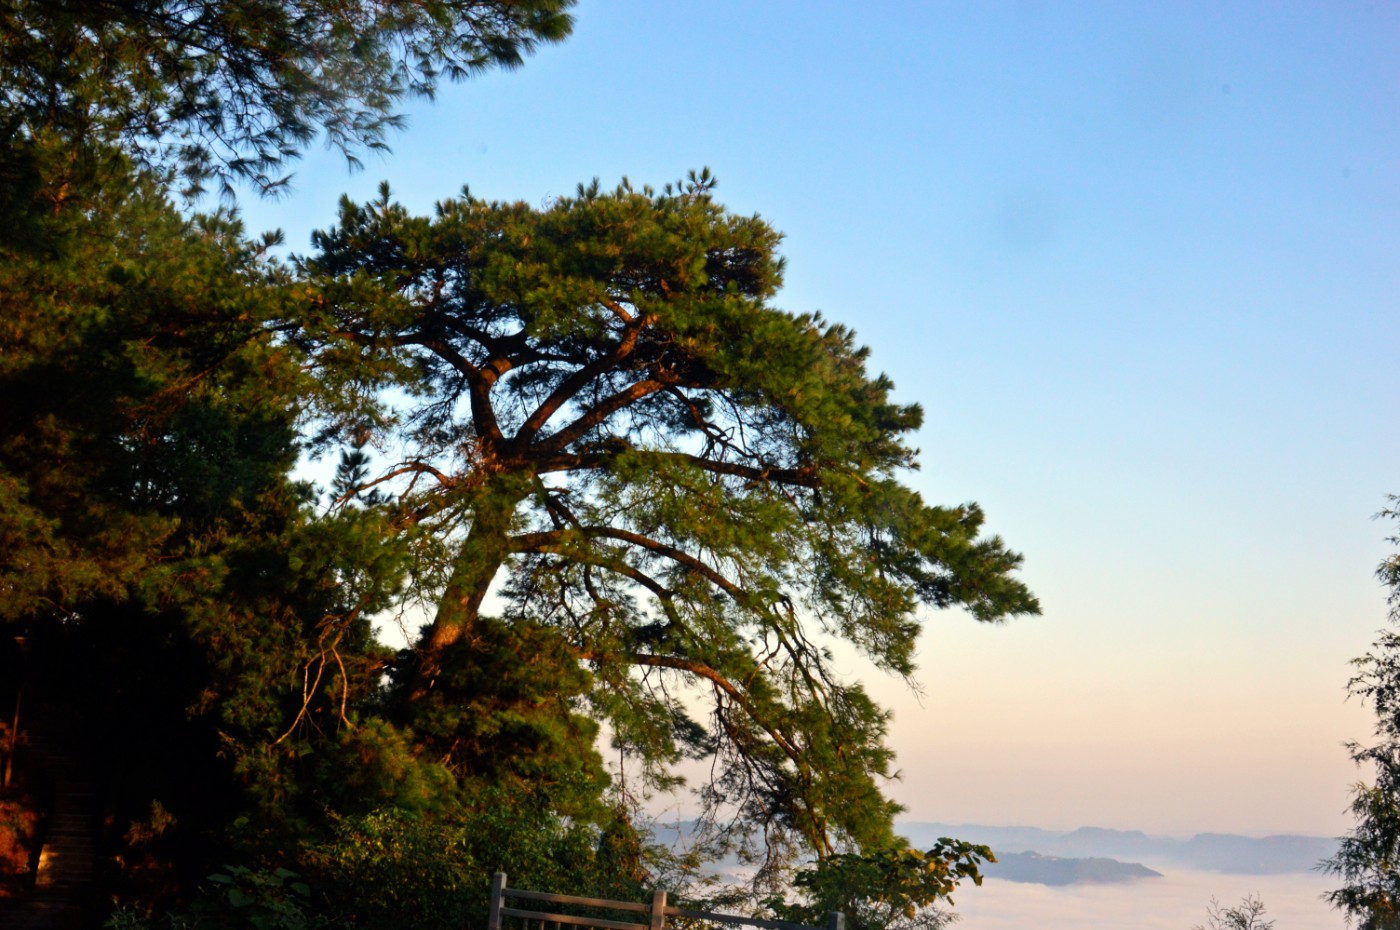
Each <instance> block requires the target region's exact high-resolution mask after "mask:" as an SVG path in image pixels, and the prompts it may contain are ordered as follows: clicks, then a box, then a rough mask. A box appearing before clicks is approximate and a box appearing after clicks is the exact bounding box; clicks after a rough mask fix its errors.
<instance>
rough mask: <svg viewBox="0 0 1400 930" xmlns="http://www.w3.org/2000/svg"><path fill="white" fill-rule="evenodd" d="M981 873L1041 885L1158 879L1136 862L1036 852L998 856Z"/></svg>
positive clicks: (1154, 874)
mask: <svg viewBox="0 0 1400 930" xmlns="http://www.w3.org/2000/svg"><path fill="white" fill-rule="evenodd" d="M983 871H984V872H985V873H986V874H987V875H989V876H991V877H993V878H1004V879H1006V880H1007V881H1012V882H1035V883H1037V884H1041V885H1073V884H1076V883H1079V882H1129V881H1134V880H1135V879H1139V878H1161V877H1162V873H1161V872H1156V871H1153V870H1152V869H1149V868H1147V867H1146V866H1144V865H1139V864H1137V863H1136V862H1119V861H1118V860H1117V859H1061V858H1059V857H1057V856H1042V855H1040V854H1039V853H1033V852H1026V853H998V854H997V861H996V862H995V863H994V864H989V865H987V866H986V867H985V868H984V869H983Z"/></svg>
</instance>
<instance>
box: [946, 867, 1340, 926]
mask: <svg viewBox="0 0 1400 930" xmlns="http://www.w3.org/2000/svg"><path fill="white" fill-rule="evenodd" d="M1154 868H1156V869H1157V870H1158V871H1160V872H1162V873H1163V875H1162V877H1161V878H1145V879H1140V880H1137V881H1132V882H1124V883H1121V884H1077V885H1065V886H1060V887H1050V886H1048V885H1035V884H1021V883H1017V882H1011V881H1005V880H998V879H995V878H988V879H986V880H985V881H983V883H982V887H980V888H978V887H975V886H971V885H964V886H963V887H961V888H960V889H959V890H958V892H957V893H956V894H955V895H954V896H953V900H954V901H955V902H956V906H955V907H954V908H953V909H952V910H953V911H954V913H957V914H959V915H961V918H962V919H961V920H959V921H958V922H957V923H955V924H954V925H953V926H954V927H955V928H957V930H1191V928H1192V927H1195V926H1197V925H1204V924H1205V922H1206V906H1207V905H1208V904H1210V901H1211V898H1212V897H1213V898H1215V899H1216V900H1217V901H1219V902H1220V904H1221V905H1222V906H1232V905H1235V904H1238V903H1239V902H1240V900H1241V899H1242V898H1244V897H1245V896H1246V895H1254V896H1256V897H1258V898H1261V899H1262V900H1263V902H1264V906H1265V908H1266V911H1265V914H1264V917H1265V919H1267V920H1274V921H1276V927H1277V930H1332V928H1335V930H1343V928H1344V927H1345V926H1346V921H1345V920H1344V919H1343V917H1342V915H1341V913H1340V912H1339V911H1334V910H1332V909H1331V908H1330V907H1329V906H1328V905H1327V903H1326V902H1324V901H1322V900H1321V899H1320V897H1319V896H1320V895H1321V894H1322V893H1323V892H1326V891H1328V890H1330V889H1332V888H1334V887H1336V880H1335V879H1329V878H1327V877H1326V876H1323V875H1318V874H1316V873H1308V872H1293V873H1287V874H1282V875H1223V874H1220V873H1218V872H1195V871H1186V870H1182V869H1172V868H1170V867H1164V866H1162V865H1154Z"/></svg>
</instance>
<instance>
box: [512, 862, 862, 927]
mask: <svg viewBox="0 0 1400 930" xmlns="http://www.w3.org/2000/svg"><path fill="white" fill-rule="evenodd" d="M507 898H518V899H521V900H525V901H540V902H543V903H545V904H563V905H573V906H576V907H588V908H595V909H598V910H604V911H623V912H632V913H636V914H644V915H646V917H645V920H646V922H645V923H642V922H632V921H626V920H613V919H611V918H604V917H588V916H580V915H577V914H557V913H551V912H548V911H532V910H525V909H523V908H518V907H507V906H506V899H507ZM506 917H518V918H520V919H522V920H525V921H531V920H534V921H538V922H539V923H540V925H541V928H543V925H545V924H554V926H555V930H562V928H563V927H566V926H568V927H597V928H600V930H665V927H666V918H668V917H679V918H682V919H684V920H698V921H704V922H707V923H720V924H740V925H742V926H746V927H762V928H763V930H845V926H846V917H845V915H844V914H842V913H841V912H840V911H834V912H832V914H831V916H830V917H829V918H828V919H827V922H826V923H825V924H824V925H822V926H819V927H814V926H812V925H810V924H797V923H792V922H791V921H787V920H766V919H764V918H760V917H741V916H739V915H737V914H716V913H713V912H711V911H693V910H689V909H687V908H681V907H671V906H670V905H668V904H667V903H666V892H664V891H660V890H657V891H653V892H652V893H651V903H650V904H637V903H636V902H633V901H611V900H608V899H607V898H584V897H580V896H578V895H570V894H550V893H549V892H547V891H526V890H525V889H523V888H508V887H507V886H506V873H504V872H497V873H496V874H495V875H494V876H492V878H491V916H490V919H489V920H488V922H487V925H486V930H503V928H502V921H503V920H504V918H506Z"/></svg>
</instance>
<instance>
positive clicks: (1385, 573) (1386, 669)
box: [1321, 498, 1400, 930]
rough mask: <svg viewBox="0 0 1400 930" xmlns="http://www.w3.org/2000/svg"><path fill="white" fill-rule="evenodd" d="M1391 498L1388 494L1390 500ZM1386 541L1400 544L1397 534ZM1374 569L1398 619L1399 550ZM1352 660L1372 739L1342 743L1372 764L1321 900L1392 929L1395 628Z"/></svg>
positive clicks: (1396, 837)
mask: <svg viewBox="0 0 1400 930" xmlns="http://www.w3.org/2000/svg"><path fill="white" fill-rule="evenodd" d="M1397 500H1400V498H1391V503H1392V505H1394V504H1395V503H1396V501H1397ZM1381 516H1383V517H1386V518H1388V519H1397V518H1400V511H1397V510H1396V509H1395V508H1394V506H1392V507H1390V508H1387V509H1386V510H1384V511H1382V513H1381ZM1389 541H1390V542H1391V543H1393V544H1394V543H1400V536H1393V537H1391V538H1390V540H1389ZM1376 575H1377V577H1379V578H1380V580H1381V581H1382V582H1383V583H1384V584H1385V585H1386V586H1387V587H1388V588H1389V589H1390V604H1391V614H1390V619H1391V621H1392V622H1395V621H1397V620H1400V555H1393V556H1391V557H1390V558H1388V559H1387V560H1386V561H1384V562H1382V563H1381V565H1380V567H1379V568H1377V569H1376ZM1352 664H1353V665H1354V666H1355V667H1356V668H1357V669H1358V671H1357V674H1356V676H1355V677H1353V678H1352V680H1351V682H1350V683H1349V685H1348V690H1349V691H1350V693H1351V694H1352V695H1354V696H1356V697H1359V698H1361V700H1363V701H1365V702H1366V703H1368V704H1370V705H1371V707H1373V708H1374V709H1375V712H1376V737H1377V738H1378V740H1379V741H1378V742H1376V743H1374V744H1373V745H1370V746H1364V745H1361V744H1359V743H1350V744H1348V747H1347V748H1348V750H1349V751H1350V753H1351V758H1352V760H1353V761H1354V762H1355V763H1356V764H1357V765H1359V766H1368V767H1374V771H1375V781H1374V782H1373V783H1371V784H1367V783H1365V782H1362V783H1359V784H1357V785H1356V787H1355V789H1354V791H1353V794H1352V803H1351V812H1352V815H1353V816H1354V817H1355V818H1356V826H1355V827H1354V828H1353V829H1352V832H1351V833H1349V834H1348V835H1346V836H1344V837H1342V840H1341V844H1340V846H1339V848H1338V850H1337V854H1336V855H1335V856H1333V857H1332V858H1331V859H1328V860H1327V861H1325V862H1323V863H1322V866H1321V867H1322V868H1323V870H1324V871H1326V872H1328V873H1329V874H1331V875H1335V876H1336V877H1338V878H1339V879H1341V880H1342V882H1343V883H1344V884H1343V885H1342V887H1341V888H1339V889H1337V890H1336V891H1332V892H1329V893H1328V895H1327V899H1328V900H1329V901H1330V902H1331V903H1332V906H1333V907H1335V908H1337V909H1338V910H1341V911H1343V912H1344V913H1345V914H1346V915H1347V920H1348V922H1350V921H1353V920H1354V921H1356V925H1357V927H1359V928H1360V930H1393V928H1397V927H1400V634H1397V633H1396V632H1395V631H1394V630H1383V631H1381V638H1380V639H1378V640H1377V641H1376V642H1375V643H1373V644H1372V646H1371V651H1370V652H1369V653H1367V654H1366V655H1364V656H1361V657H1360V658H1358V659H1355V660H1353V663H1352Z"/></svg>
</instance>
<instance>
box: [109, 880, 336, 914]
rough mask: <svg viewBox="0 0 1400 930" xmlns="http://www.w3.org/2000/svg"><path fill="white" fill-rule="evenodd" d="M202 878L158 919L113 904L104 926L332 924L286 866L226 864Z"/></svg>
mask: <svg viewBox="0 0 1400 930" xmlns="http://www.w3.org/2000/svg"><path fill="white" fill-rule="evenodd" d="M207 880H208V882H209V884H208V885H206V886H204V887H203V888H202V889H201V891H200V894H199V896H198V897H197V898H195V900H194V901H193V902H192V903H191V904H190V905H189V907H187V908H181V909H178V910H174V911H170V912H167V913H166V914H164V915H162V917H160V918H155V917H152V916H150V915H143V914H141V913H140V912H139V911H137V910H135V909H132V908H127V907H123V908H118V909H117V910H116V911H115V912H114V913H113V914H112V916H111V917H110V918H108V920H107V922H106V923H105V924H104V925H103V926H104V927H106V928H107V930H157V928H162V927H164V928H168V930H194V928H210V930H321V928H324V927H329V926H331V924H330V922H329V921H328V920H326V918H325V917H323V916H320V915H318V914H316V913H315V912H314V909H313V907H312V902H311V888H310V886H309V885H307V884H306V883H305V882H304V881H302V880H301V876H300V875H298V874H297V873H296V872H293V871H291V870H290V869H281V868H278V869H270V870H265V871H264V870H258V869H251V868H248V867H247V866H238V865H231V866H226V867H225V871H223V872H215V873H214V874H213V875H210V876H208V877H207Z"/></svg>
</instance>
